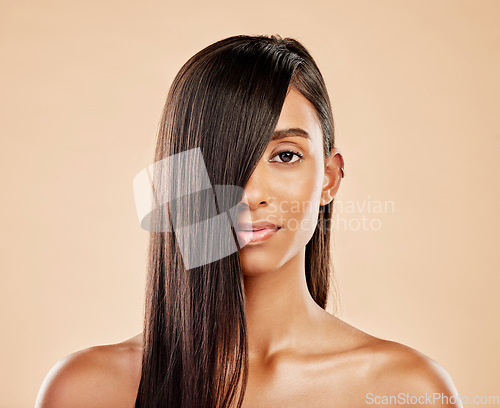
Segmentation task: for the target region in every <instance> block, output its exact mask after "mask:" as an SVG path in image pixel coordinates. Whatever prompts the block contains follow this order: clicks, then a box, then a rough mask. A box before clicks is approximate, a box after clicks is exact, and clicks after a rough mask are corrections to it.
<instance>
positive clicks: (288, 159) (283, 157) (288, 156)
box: [271, 150, 304, 164]
mask: <svg viewBox="0 0 500 408" xmlns="http://www.w3.org/2000/svg"><path fill="white" fill-rule="evenodd" d="M293 156H297V158H296V159H295V160H294V157H293ZM274 157H279V159H280V161H276V160H271V162H277V163H284V164H292V163H295V162H297V161H298V160H299V159H302V157H304V156H303V155H302V154H301V153H299V152H293V151H291V150H285V151H283V152H279V153H276V154H275V155H274V156H273V158H274Z"/></svg>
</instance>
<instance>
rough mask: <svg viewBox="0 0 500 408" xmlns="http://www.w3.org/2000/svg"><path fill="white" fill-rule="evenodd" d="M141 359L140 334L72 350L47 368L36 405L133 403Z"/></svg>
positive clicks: (73, 407)
mask: <svg viewBox="0 0 500 408" xmlns="http://www.w3.org/2000/svg"><path fill="white" fill-rule="evenodd" d="M141 360H142V336H141V335H137V336H135V337H133V338H131V339H128V340H126V341H123V342H121V343H116V344H108V345H100V346H93V347H89V348H86V349H83V350H80V351H77V352H75V353H72V354H70V355H68V356H66V357H64V358H62V359H61V360H59V361H58V362H57V363H56V364H55V365H54V366H53V367H52V368H51V370H50V371H49V372H48V374H47V376H46V377H45V379H44V381H43V383H42V385H41V387H40V391H39V393H38V397H37V401H36V405H35V407H36V408H59V407H66V408H79V407H89V406H92V407H95V408H99V407H101V406H102V407H107V408H112V407H124V406H130V407H133V406H134V402H135V397H136V395H137V389H138V386H139V381H140V376H141Z"/></svg>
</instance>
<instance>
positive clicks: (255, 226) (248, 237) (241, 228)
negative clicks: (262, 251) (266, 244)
mask: <svg viewBox="0 0 500 408" xmlns="http://www.w3.org/2000/svg"><path fill="white" fill-rule="evenodd" d="M280 229H281V226H279V225H276V224H273V223H270V222H267V221H256V222H254V223H238V240H239V242H240V245H241V246H244V245H247V244H252V243H258V242H262V241H266V240H267V239H269V238H271V237H272V236H273V235H274V234H275V233H276V232H278V231H279V230H280Z"/></svg>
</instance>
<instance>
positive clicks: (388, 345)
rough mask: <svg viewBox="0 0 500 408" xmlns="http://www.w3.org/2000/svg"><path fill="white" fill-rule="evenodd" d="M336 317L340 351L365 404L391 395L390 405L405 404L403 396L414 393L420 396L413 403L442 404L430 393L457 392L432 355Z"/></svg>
mask: <svg viewBox="0 0 500 408" xmlns="http://www.w3.org/2000/svg"><path fill="white" fill-rule="evenodd" d="M338 320H339V322H340V323H338V325H337V328H338V327H342V329H341V331H342V333H343V334H344V336H345V346H344V350H343V352H341V353H340V354H339V355H340V356H341V360H342V361H343V362H349V363H350V364H351V367H353V369H354V371H353V372H355V373H356V374H355V376H354V377H355V378H356V383H357V384H358V387H359V390H360V392H362V394H363V397H364V398H365V404H370V405H375V406H377V404H376V402H378V403H380V404H381V403H382V400H383V397H385V396H387V397H390V396H393V400H392V401H391V404H389V405H391V406H393V405H394V406H398V404H400V405H403V406H405V405H406V406H408V405H411V404H410V403H409V402H408V401H407V400H406V399H408V398H411V396H416V397H420V400H419V404H416V405H425V406H431V407H432V406H442V405H440V401H439V403H438V401H434V400H432V401H429V397H433V398H434V397H437V396H438V395H439V396H442V397H446V396H451V395H455V396H456V395H457V391H456V388H455V386H454V384H453V381H452V379H451V377H450V375H449V374H448V372H447V371H446V370H445V369H444V368H443V367H442V366H441V365H440V364H439V363H437V362H436V361H434V360H433V359H432V358H430V357H428V356H427V355H425V354H424V353H422V352H420V351H418V350H416V349H414V348H412V347H409V346H406V345H404V344H401V343H398V342H395V341H391V340H385V339H381V338H378V337H375V336H372V335H369V334H367V333H365V332H363V331H361V330H359V329H357V328H355V327H353V326H351V325H349V324H347V323H345V322H343V321H341V320H340V319H338ZM398 398H399V400H398ZM425 398H426V399H425ZM385 402H387V403H388V401H387V400H385ZM381 405H382V404H381ZM447 406H450V407H452V406H458V405H453V404H449V405H447Z"/></svg>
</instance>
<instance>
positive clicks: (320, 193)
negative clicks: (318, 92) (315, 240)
mask: <svg viewBox="0 0 500 408" xmlns="http://www.w3.org/2000/svg"><path fill="white" fill-rule="evenodd" d="M287 129H302V130H303V131H305V132H307V134H308V135H309V137H303V136H299V135H298V134H297V132H295V133H294V132H291V131H288V132H287V133H288V134H287V135H285V136H286V137H280V138H277V139H275V140H272V141H271V142H270V143H269V145H268V147H267V149H266V151H265V152H264V154H263V156H262V157H261V159H260V161H259V163H258V164H257V167H256V169H255V171H254V172H253V173H252V176H251V177H250V180H249V181H248V183H247V185H246V186H245V200H244V204H245V205H246V211H245V216H246V217H247V218H246V219H245V220H244V221H260V220H266V221H269V222H273V223H275V224H278V225H280V226H282V228H281V229H280V230H279V231H278V232H277V233H276V234H274V235H273V236H272V237H271V238H269V239H267V240H266V241H262V242H256V243H250V244H247V245H245V246H244V247H242V248H241V249H240V251H239V252H240V259H241V265H242V271H243V275H244V276H243V277H244V289H245V296H246V317H247V329H248V342H249V343H248V344H249V364H250V365H249V378H248V385H247V389H246V392H245V399H244V403H243V407H244V408H260V407H271V408H282V407H283V408H304V407H314V408H320V407H324V408H327V407H328V408H336V407H340V408H348V407H353V408H354V407H356V408H359V407H366V406H369V407H371V406H375V407H377V406H379V407H381V406H386V407H387V406H389V405H390V406H391V407H398V406H401V407H409V406H425V407H461V406H462V405H460V403H458V402H457V403H448V404H442V401H444V397H446V396H456V395H458V394H457V391H456V389H455V386H454V385H453V382H452V380H451V378H450V376H449V375H448V373H447V372H446V370H444V369H443V368H442V367H441V366H440V365H439V364H438V363H436V362H434V361H433V360H431V359H430V358H428V357H426V356H425V355H423V354H422V353H420V352H418V351H416V350H414V349H412V348H410V347H407V346H404V345H402V344H399V343H396V342H391V341H387V340H382V339H379V338H376V337H373V336H371V335H369V334H367V333H364V332H362V331H360V330H358V329H356V328H354V327H353V326H350V325H349V324H347V323H345V322H343V321H342V320H340V319H338V318H337V317H335V316H332V315H331V314H329V313H328V312H326V311H325V310H323V309H322V308H321V307H319V306H318V305H317V304H316V303H315V302H314V300H313V299H312V297H311V295H310V294H309V291H308V289H307V284H306V280H305V245H306V244H307V242H308V241H309V239H310V238H311V236H312V234H313V232H314V228H315V222H316V220H317V217H318V211H319V207H320V205H325V204H327V203H329V202H331V201H332V200H333V198H334V197H335V195H336V193H337V191H338V189H339V186H340V180H341V173H340V167H344V160H343V157H342V154H341V153H340V151H339V150H338V149H336V148H334V149H332V154H331V155H330V156H329V157H325V156H324V154H323V140H322V132H321V127H320V125H319V122H318V119H317V116H316V112H315V110H314V107H313V106H312V104H311V103H310V102H309V101H308V100H307V99H306V98H305V97H304V96H303V95H302V94H300V93H299V92H298V91H297V90H296V89H295V88H290V90H289V93H288V95H287V97H286V99H285V103H284V105H283V109H282V112H281V115H280V118H279V121H278V124H277V126H276V132H278V133H279V134H281V135H282V136H283V132H282V131H285V130H287ZM280 131H281V132H280ZM296 153H298V155H297V154H296ZM300 156H302V157H300ZM141 357H142V334H139V335H137V336H135V337H133V338H131V339H129V340H126V341H124V342H121V343H117V344H111V345H104V346H96V347H90V348H88V349H85V350H81V351H79V352H76V353H73V354H71V355H69V356H67V357H65V358H64V359H62V360H61V361H59V362H58V363H57V364H56V365H55V366H54V367H53V368H52V369H51V370H50V372H49V373H48V374H47V377H46V378H45V380H44V382H43V384H42V386H41V388H40V392H39V394H38V398H37V402H36V406H35V408H83V407H94V408H115V407H116V408H118V407H119V408H123V407H130V408H133V406H134V402H135V398H136V394H137V389H138V386H139V381H140V375H141ZM437 395H439V396H440V397H439V398H437V397H436V398H435V399H434V398H431V399H430V398H429V396H437ZM391 396H393V398H397V397H398V396H399V397H400V398H401V399H400V400H399V401H397V400H396V402H395V403H391V404H389V403H388V401H386V400H384V397H387V398H389V397H391ZM411 396H414V397H416V398H420V401H418V403H417V404H415V405H412V404H411V402H412V401H411V400H409V399H408V398H410V397H411ZM426 396H427V399H426V400H424V398H425V397H426ZM441 396H443V397H441ZM405 398H406V399H405ZM383 403H385V405H383Z"/></svg>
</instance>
